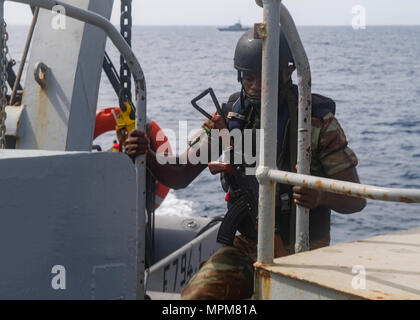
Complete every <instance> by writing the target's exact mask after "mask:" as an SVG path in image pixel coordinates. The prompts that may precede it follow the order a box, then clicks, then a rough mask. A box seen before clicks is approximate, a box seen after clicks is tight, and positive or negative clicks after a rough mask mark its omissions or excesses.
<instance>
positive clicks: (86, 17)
mask: <svg viewBox="0 0 420 320" xmlns="http://www.w3.org/2000/svg"><path fill="white" fill-rule="evenodd" d="M8 1H12V2H19V3H23V4H28V5H30V6H33V7H39V8H43V9H47V10H52V9H53V8H54V7H55V6H62V7H64V8H65V10H66V12H65V14H66V16H68V17H71V18H74V19H77V20H80V21H83V22H85V23H88V24H91V25H94V26H96V27H98V28H100V29H102V30H103V31H104V32H105V33H106V35H107V36H108V37H109V38H110V39H111V41H112V42H113V43H114V45H115V47H116V48H117V49H118V50H119V51H120V53H121V55H122V56H123V57H124V59H125V60H126V61H127V64H128V67H129V68H130V71H131V73H132V75H133V78H134V83H135V87H136V107H137V112H136V127H137V128H140V129H142V130H143V131H145V128H146V81H145V78H144V74H143V70H142V68H141V66H140V63H139V61H138V60H137V58H136V56H135V55H134V52H133V51H132V50H131V48H130V46H129V45H128V44H127V42H126V41H125V40H124V38H123V37H122V35H121V34H120V32H119V31H118V30H117V29H116V28H115V27H114V26H113V25H112V24H111V22H110V21H109V20H107V19H105V18H104V17H103V16H101V15H99V14H97V13H95V12H91V11H87V10H83V9H80V8H78V7H75V6H72V5H69V4H67V3H64V2H61V1H55V0H8ZM4 2H5V0H0V23H2V22H3V21H4ZM2 55H3V53H2V52H0V58H1V57H2ZM0 81H3V80H1V79H0ZM135 167H136V180H137V222H136V224H137V240H136V242H137V243H136V249H137V253H136V259H137V262H136V267H137V270H136V275H137V279H136V280H137V295H136V296H137V299H141V300H142V299H144V269H145V264H144V263H145V245H146V242H145V221H146V216H145V203H146V156H145V155H142V156H139V157H137V158H136V163H135Z"/></svg>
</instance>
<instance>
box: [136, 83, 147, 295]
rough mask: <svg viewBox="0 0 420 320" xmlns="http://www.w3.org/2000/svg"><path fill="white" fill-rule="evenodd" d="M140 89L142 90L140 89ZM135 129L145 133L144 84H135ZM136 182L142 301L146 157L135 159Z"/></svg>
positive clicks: (138, 291) (139, 283)
mask: <svg viewBox="0 0 420 320" xmlns="http://www.w3.org/2000/svg"><path fill="white" fill-rule="evenodd" d="M141 87H142V88H141ZM136 92H137V94H136V98H137V106H136V107H137V111H136V128H139V129H140V130H143V131H144V132H145V131H146V84H145V81H142V83H141V84H139V83H138V82H136ZM135 167H136V181H137V210H138V211H137V276H138V282H137V299H138V300H144V271H145V263H146V262H145V258H146V209H145V205H146V155H142V156H139V157H137V158H136V163H135Z"/></svg>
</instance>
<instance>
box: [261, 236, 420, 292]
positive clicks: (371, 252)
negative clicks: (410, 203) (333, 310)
mask: <svg viewBox="0 0 420 320" xmlns="http://www.w3.org/2000/svg"><path fill="white" fill-rule="evenodd" d="M256 271H257V273H258V276H259V279H261V281H260V282H259V285H258V286H257V288H256V296H257V298H258V299H273V300H277V299H279V300H283V299H287V300H303V299H305V300H307V299H308V300H325V299H339V300H342V299H345V300H353V299H369V300H385V299H386V300H389V299H398V300H400V299H415V300H418V299H420V228H416V229H410V230H404V231H400V232H395V233H391V234H387V235H382V236H377V237H373V238H369V239H365V240H359V241H357V242H353V243H343V244H338V245H335V246H331V247H325V248H321V249H318V250H314V251H308V252H303V253H299V254H295V255H293V256H287V257H283V258H279V259H275V260H274V263H273V264H272V265H262V264H256Z"/></svg>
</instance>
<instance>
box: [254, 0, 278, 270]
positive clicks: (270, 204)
mask: <svg viewBox="0 0 420 320" xmlns="http://www.w3.org/2000/svg"><path fill="white" fill-rule="evenodd" d="M280 3H281V0H264V1H263V8H264V26H265V28H264V32H263V58H262V59H263V60H262V100H261V106H262V108H261V129H262V130H263V132H262V133H261V140H260V145H261V151H260V170H261V167H262V168H263V170H268V169H274V168H276V154H277V109H278V81H279V72H278V70H279V58H278V57H279V47H280V43H279V41H280ZM275 195H276V184H275V182H272V181H270V180H269V179H263V180H260V192H259V217H258V257H257V261H258V262H259V263H265V264H271V263H272V262H273V258H274V218H275Z"/></svg>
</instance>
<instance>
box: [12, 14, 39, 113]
mask: <svg viewBox="0 0 420 320" xmlns="http://www.w3.org/2000/svg"><path fill="white" fill-rule="evenodd" d="M38 15H39V7H35V8H34V11H33V17H32V23H31V27H30V28H29V32H28V37H27V38H26V43H25V48H24V49H23V53H22V59H21V60H20V66H19V70H18V73H17V76H16V80H15V83H14V85H13V89H12V94H11V95H10V100H9V103H10V105H13V104H14V102H15V97H16V92H17V89H18V86H19V83H20V79H21V78H22V74H23V69H24V68H25V62H26V58H27V57H28V52H29V48H30V47H31V42H32V37H33V35H34V31H35V25H36V23H37V21H38Z"/></svg>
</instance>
